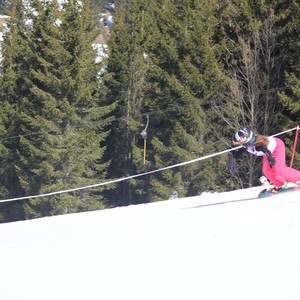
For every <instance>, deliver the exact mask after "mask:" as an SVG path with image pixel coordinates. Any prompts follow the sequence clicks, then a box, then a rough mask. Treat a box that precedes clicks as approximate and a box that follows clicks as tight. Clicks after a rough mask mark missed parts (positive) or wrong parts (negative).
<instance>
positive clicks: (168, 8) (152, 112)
mask: <svg viewBox="0 0 300 300" xmlns="http://www.w3.org/2000/svg"><path fill="white" fill-rule="evenodd" d="M215 8H216V3H214V4H213V5H212V7H211V6H210V5H209V3H207V5H203V3H202V1H181V2H180V3H179V2H178V1H167V0H166V1H155V2H153V1H151V2H149V1H139V2H136V1H120V2H119V6H118V9H117V14H116V17H115V20H114V26H113V28H112V34H111V39H110V52H109V63H108V72H109V74H111V76H112V79H111V80H109V81H108V83H107V84H108V89H109V90H110V95H111V96H110V101H111V102H113V101H116V102H117V103H118V108H117V110H116V114H117V116H118V117H122V116H123V117H126V123H125V122H124V123H122V124H120V123H118V125H117V126H115V127H113V128H112V137H113V138H112V141H113V142H112V143H111V149H112V152H113V151H115V152H114V153H115V154H116V159H115V162H114V164H112V173H111V174H114V176H116V177H121V176H125V175H131V174H135V173H141V172H145V171H147V170H153V169H157V168H160V167H164V166H168V165H171V164H175V163H178V162H182V161H186V160H189V159H192V158H195V157H198V156H200V155H201V154H203V153H205V152H206V153H207V152H209V151H210V150H211V149H213V148H212V147H211V146H212V145H211V144H210V145H209V146H207V143H206V142H207V141H208V140H209V139H206V138H207V137H206V134H207V133H208V127H207V120H206V116H205V113H204V110H203V108H202V105H203V104H204V103H205V102H206V101H208V99H209V98H210V97H212V96H213V95H215V94H217V93H218V91H219V85H220V84H221V83H220V82H221V79H220V77H219V76H218V72H217V62H216V59H215V53H214V52H213V51H210V49H211V46H212V45H211V44H210V41H211V38H212V36H213V34H214V30H213V28H214V26H215V24H214V23H215V22H216V20H215V19H214V18H213V11H214V10H215ZM205 16H207V17H205ZM146 113H148V114H149V117H150V123H149V127H148V132H149V135H148V137H147V141H146V146H147V147H146V148H147V157H146V160H147V163H146V164H144V163H143V155H144V154H145V153H144V151H143V149H144V148H143V145H144V140H143V139H142V137H141V136H140V132H141V131H142V130H143V127H144V126H145V124H146V117H145V114H146ZM137 114H140V116H143V117H144V118H143V119H141V118H135V119H134V120H133V119H132V118H130V117H132V116H134V115H137ZM138 121H140V122H141V121H142V122H143V124H141V123H139V122H138ZM112 152H111V153H112ZM208 164H209V163H208ZM205 168H207V169H206V170H205ZM213 181H214V172H213V171H212V169H211V167H208V165H206V166H205V167H203V171H202V172H199V167H198V166H188V167H184V168H181V170H179V169H174V170H169V171H164V172H162V173H156V174H155V175H151V176H146V177H143V178H138V179H137V180H131V181H130V183H129V182H126V183H125V182H124V184H122V185H121V184H120V189H119V190H118V191H119V192H120V195H119V196H118V197H119V198H120V199H123V200H124V202H123V204H130V203H140V202H145V201H148V200H149V199H150V201H155V200H159V199H166V198H167V197H168V195H169V194H170V192H171V191H172V190H173V189H177V190H180V195H181V196H183V195H185V194H190V195H191V194H195V193H198V192H199V191H201V190H203V189H204V187H205V188H206V187H207V186H208V184H211V183H212V182H213ZM191 182H193V184H191ZM114 198H116V196H114ZM127 199H128V200H127ZM146 199H147V200H146Z"/></svg>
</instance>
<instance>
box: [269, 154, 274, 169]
mask: <svg viewBox="0 0 300 300" xmlns="http://www.w3.org/2000/svg"><path fill="white" fill-rule="evenodd" d="M268 160H269V164H270V167H271V168H272V167H274V166H275V165H276V159H275V157H273V156H269V157H268Z"/></svg>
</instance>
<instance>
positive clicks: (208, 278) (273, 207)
mask: <svg viewBox="0 0 300 300" xmlns="http://www.w3.org/2000/svg"><path fill="white" fill-rule="evenodd" d="M259 189H261V187H259V188H252V189H247V190H237V191H232V192H227V193H215V194H213V193H204V194H202V195H201V196H198V197H191V198H181V199H177V200H172V201H163V202H157V203H151V204H143V205H135V206H128V207H122V208H114V209H107V210H102V211H95V212H88V213H78V214H72V215H64V216H56V217H49V218H42V219H36V220H30V221H22V222H15V223H7V224H1V225H0V242H1V243H0V258H1V265H0V267H1V269H0V270H1V271H0V299H3V300H21V299H22V300H68V299H70V300H71V299H72V300H93V299H103V300H127V299H128V300H175V299H180V300H200V299H201V300H224V299H230V300H235V299H236V300H299V299H300V193H299V192H293V193H284V194H282V195H276V196H274V197H270V198H264V199H253V198H252V197H254V196H255V195H257V193H258V190H259ZM251 198H252V199H251Z"/></svg>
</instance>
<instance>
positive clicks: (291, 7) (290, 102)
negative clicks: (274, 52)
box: [278, 1, 300, 169]
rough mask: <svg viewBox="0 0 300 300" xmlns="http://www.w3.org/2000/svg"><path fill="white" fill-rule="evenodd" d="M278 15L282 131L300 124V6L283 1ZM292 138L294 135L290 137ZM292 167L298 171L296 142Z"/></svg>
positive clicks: (290, 144) (290, 142) (289, 142)
mask: <svg viewBox="0 0 300 300" xmlns="http://www.w3.org/2000/svg"><path fill="white" fill-rule="evenodd" d="M280 8H281V9H280V10H279V9H278V10H279V13H278V23H279V25H280V27H279V32H278V34H279V36H280V44H281V47H282V48H283V49H284V50H283V52H284V56H283V57H284V61H285V63H284V66H285V70H284V71H285V89H284V91H282V92H280V94H279V99H280V102H281V104H282V105H283V107H284V111H283V114H284V118H283V121H282V129H283V130H284V129H286V128H294V127H295V126H296V125H299V124H300V102H299V96H300V63H299V56H300V47H299V40H300V5H299V2H297V1H284V3H283V4H282V6H281V7H280ZM292 137H294V133H293V135H292ZM293 141H294V139H293V138H290V139H286V140H285V142H286V144H287V153H288V155H290V153H291V150H292V149H293ZM297 146H298V147H297V148H296V150H298V151H296V153H295V154H296V155H295V159H294V165H293V166H294V167H296V168H297V169H300V154H299V149H300V148H299V147H300V143H299V141H298V145H297Z"/></svg>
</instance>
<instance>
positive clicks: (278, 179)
mask: <svg viewBox="0 0 300 300" xmlns="http://www.w3.org/2000/svg"><path fill="white" fill-rule="evenodd" d="M233 143H234V145H241V146H243V148H241V149H238V150H236V151H235V152H234V153H233V155H232V156H231V157H230V159H229V161H228V171H229V172H230V173H234V171H235V164H236V159H237V158H239V157H240V156H241V154H242V153H243V152H244V151H245V150H246V151H248V152H250V153H252V154H254V155H257V156H263V167H262V172H263V174H264V175H265V176H266V177H267V178H268V179H269V181H270V182H272V183H273V185H274V189H275V190H280V189H285V188H286V184H287V182H294V183H297V184H300V171H298V170H296V169H294V168H290V167H287V166H286V162H285V145H284V142H283V141H282V140H281V139H279V138H276V137H267V136H264V135H261V134H255V133H253V132H252V131H251V130H250V129H248V128H245V127H244V128H241V129H240V130H238V131H237V132H236V133H235V134H234V136H233Z"/></svg>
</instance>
